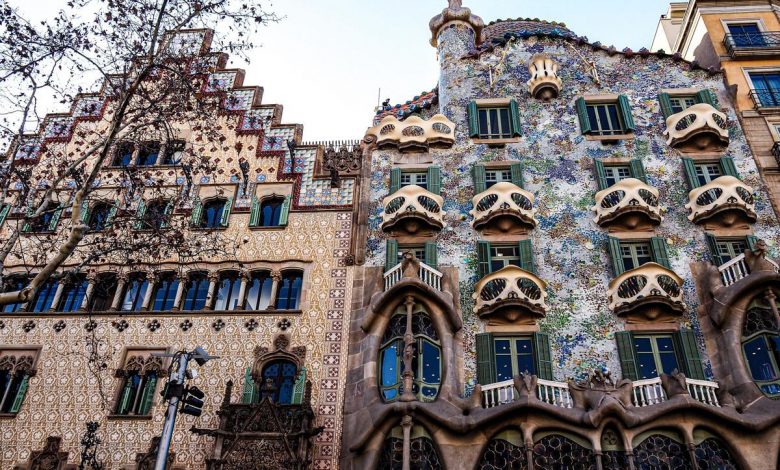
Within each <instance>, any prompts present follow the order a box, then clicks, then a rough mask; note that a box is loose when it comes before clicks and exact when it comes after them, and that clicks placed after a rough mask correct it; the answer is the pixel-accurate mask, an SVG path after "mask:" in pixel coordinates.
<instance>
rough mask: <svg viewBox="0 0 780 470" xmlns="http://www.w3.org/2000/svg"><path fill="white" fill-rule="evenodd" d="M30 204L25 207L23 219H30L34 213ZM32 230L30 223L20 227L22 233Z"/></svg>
mask: <svg viewBox="0 0 780 470" xmlns="http://www.w3.org/2000/svg"><path fill="white" fill-rule="evenodd" d="M29 204H31V203H28V206H27V212H25V217H27V218H30V217H32V215H33V214H34V213H35V210H34V209H33V207H32V206H31V205H29ZM31 230H32V225H30V222H25V223H24V225H22V232H29V231H31Z"/></svg>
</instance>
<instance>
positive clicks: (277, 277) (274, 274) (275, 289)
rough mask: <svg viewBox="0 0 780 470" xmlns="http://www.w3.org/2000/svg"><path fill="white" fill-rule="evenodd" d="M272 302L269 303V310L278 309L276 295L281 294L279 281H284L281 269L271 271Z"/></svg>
mask: <svg viewBox="0 0 780 470" xmlns="http://www.w3.org/2000/svg"><path fill="white" fill-rule="evenodd" d="M271 279H273V281H274V282H273V284H271V303H269V304H268V310H276V296H277V295H278V294H279V283H280V282H282V273H281V271H271Z"/></svg>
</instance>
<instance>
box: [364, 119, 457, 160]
mask: <svg viewBox="0 0 780 470" xmlns="http://www.w3.org/2000/svg"><path fill="white" fill-rule="evenodd" d="M454 130H455V124H453V122H452V121H450V120H449V119H447V117H446V116H444V115H443V114H437V115H435V116H433V117H431V118H430V119H428V120H427V121H426V120H424V119H422V118H421V117H420V116H409V117H408V118H407V119H405V120H403V121H399V120H398V118H397V117H395V116H385V117H384V118H383V119H382V120H381V121H380V122H379V124H377V125H376V126H374V127H372V128H370V129H369V130H368V132H367V134H366V137H370V139H375V140H376V145H377V148H380V149H388V148H395V149H398V151H400V152H427V151H428V149H429V148H450V147H452V145H453V144H454V143H455V132H454Z"/></svg>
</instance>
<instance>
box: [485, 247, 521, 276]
mask: <svg viewBox="0 0 780 470" xmlns="http://www.w3.org/2000/svg"><path fill="white" fill-rule="evenodd" d="M510 264H511V265H514V266H520V246H519V245H518V244H514V245H493V244H492V243H491V245H490V272H496V271H498V270H499V269H501V268H504V267H505V266H509V265H510Z"/></svg>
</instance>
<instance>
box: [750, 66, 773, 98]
mask: <svg viewBox="0 0 780 470" xmlns="http://www.w3.org/2000/svg"><path fill="white" fill-rule="evenodd" d="M749 75H750V81H751V82H753V88H754V90H753V93H754V94H755V96H756V98H757V99H758V102H759V103H760V105H761V106H780V72H763V73H758V72H751V73H750V74H749Z"/></svg>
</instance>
